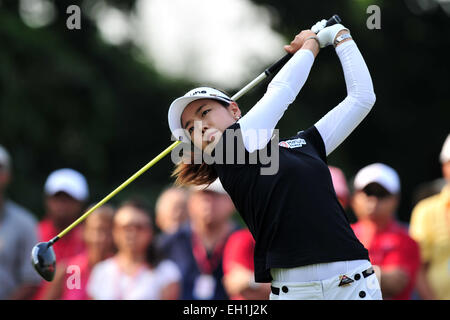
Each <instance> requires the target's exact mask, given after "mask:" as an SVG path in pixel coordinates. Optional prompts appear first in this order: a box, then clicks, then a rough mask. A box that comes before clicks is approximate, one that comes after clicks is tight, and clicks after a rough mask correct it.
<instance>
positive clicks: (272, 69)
mask: <svg viewBox="0 0 450 320" xmlns="http://www.w3.org/2000/svg"><path fill="white" fill-rule="evenodd" d="M340 22H341V19H340V18H339V16H338V15H334V16H333V17H331V18H330V19H329V20H328V21H327V24H326V26H331V25H333V24H336V23H340ZM291 57H292V54H290V53H288V54H286V55H285V56H284V57H283V58H281V59H280V60H278V61H277V62H275V63H274V64H273V65H271V66H270V67H269V68H267V69H266V70H264V72H263V73H261V74H260V75H259V76H258V77H256V78H255V79H254V80H252V81H251V82H250V83H249V84H247V85H246V86H245V87H243V88H242V89H241V90H239V91H238V92H237V93H236V94H234V95H233V96H232V97H231V100H233V101H236V100H238V99H239V98H240V97H242V96H243V95H244V94H246V93H247V92H249V91H250V90H251V89H252V88H254V87H255V86H257V85H258V84H259V83H260V82H261V81H263V80H264V79H266V78H267V77H268V76H270V75H272V74H273V73H275V72H277V71H278V70H279V69H281V68H282V67H283V66H284V65H285V64H286V63H287V62H288V61H289V59H290V58H291ZM180 143H181V141H175V142H174V143H172V144H171V145H170V146H169V147H167V148H166V149H165V150H164V151H163V152H161V153H160V154H159V155H157V156H156V157H155V158H154V159H153V160H151V161H150V162H149V163H147V164H146V165H145V166H143V167H142V168H141V169H140V170H139V171H137V172H136V173H135V174H133V175H132V176H131V177H130V178H128V179H127V180H126V181H125V182H123V183H122V184H121V185H120V186H118V187H117V188H116V189H115V190H113V191H112V192H111V193H110V194H108V195H107V196H106V197H104V198H103V199H102V200H101V201H100V202H98V203H97V204H96V205H95V206H93V207H92V208H91V209H89V210H88V211H86V213H84V214H83V215H82V216H81V217H79V218H78V219H77V220H75V221H74V222H73V223H72V224H71V225H69V226H68V227H67V228H65V229H64V230H63V231H61V232H60V233H59V234H58V235H57V236H56V237H54V238H53V239H51V240H50V241H49V246H51V245H53V244H54V243H55V242H56V241H58V240H59V239H61V238H62V237H64V236H65V235H66V234H67V233H68V232H70V231H71V230H72V229H73V228H75V227H76V226H77V225H79V224H80V223H81V222H83V221H84V220H85V219H86V218H87V217H88V216H89V215H90V214H91V213H92V212H94V211H95V210H97V209H98V208H100V207H101V206H102V205H104V204H105V203H106V202H108V201H109V200H110V199H111V198H113V197H114V196H115V195H116V194H118V193H119V192H120V191H122V190H123V189H125V188H126V187H127V186H128V185H129V184H130V183H131V182H133V181H134V180H136V179H137V178H138V177H139V176H141V175H142V174H143V173H144V172H146V171H147V170H148V169H150V168H151V167H153V166H154V165H155V164H156V163H157V162H158V161H159V160H161V159H162V158H164V157H165V156H166V155H168V154H169V153H170V152H171V151H172V150H173V149H174V148H175V147H176V146H178V145H179V144H180Z"/></svg>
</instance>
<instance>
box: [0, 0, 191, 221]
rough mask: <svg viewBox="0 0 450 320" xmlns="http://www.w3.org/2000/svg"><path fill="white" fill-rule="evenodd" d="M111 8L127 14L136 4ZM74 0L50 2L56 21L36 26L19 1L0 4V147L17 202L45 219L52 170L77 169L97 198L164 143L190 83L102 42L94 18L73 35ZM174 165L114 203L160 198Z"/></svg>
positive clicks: (126, 48) (164, 165) (160, 168)
mask: <svg viewBox="0 0 450 320" xmlns="http://www.w3.org/2000/svg"><path fill="white" fill-rule="evenodd" d="M108 2H109V3H110V4H112V5H117V6H118V7H119V8H120V9H122V10H129V9H130V8H131V7H132V5H133V3H134V1H108ZM73 3H74V1H62V0H58V1H53V4H54V6H55V8H56V15H55V16H56V19H55V20H54V21H53V22H51V24H49V25H47V26H45V27H42V28H36V29H33V28H30V27H28V26H26V25H25V24H24V23H23V21H22V20H21V18H20V16H19V14H18V10H19V6H18V1H3V2H2V4H1V7H0V41H1V43H2V49H0V144H3V145H5V146H6V147H7V148H8V149H9V150H10V152H11V154H12V156H13V165H14V168H15V171H14V183H13V184H12V186H11V188H10V195H11V197H12V198H13V199H15V200H16V201H18V202H20V203H22V204H24V205H26V206H28V207H30V208H31V209H33V210H34V211H35V212H36V213H37V214H38V215H39V216H41V215H42V196H43V195H42V190H43V184H44V181H45V178H46V176H47V175H48V174H49V173H50V172H51V171H52V170H55V169H57V168H61V167H72V168H75V169H77V170H80V171H81V172H82V173H84V174H85V175H86V176H87V178H88V181H89V183H90V187H91V199H92V201H98V200H100V199H101V198H103V196H105V195H106V194H107V193H109V192H110V191H112V190H113V189H114V188H115V187H116V186H117V185H119V184H120V183H121V182H122V181H124V180H125V179H126V178H128V176H130V175H131V174H132V173H134V172H135V171H137V170H138V169H139V168H140V167H141V166H143V165H144V164H145V163H147V162H148V161H149V160H151V158H153V157H154V156H155V155H156V154H157V153H159V152H160V151H159V150H162V149H163V148H165V147H167V145H168V144H169V143H170V131H169V130H168V128H167V125H166V122H167V120H166V119H167V113H166V111H167V106H168V102H169V101H171V100H172V99H173V97H174V96H175V95H177V94H179V92H183V91H184V90H187V88H188V87H190V86H191V84H189V83H188V82H185V83H182V82H179V81H178V82H174V81H171V80H168V79H165V78H164V77H163V76H162V75H160V74H157V73H156V72H155V71H154V70H153V69H152V68H151V67H149V65H148V64H144V63H141V62H138V61H137V60H136V59H135V58H134V57H133V54H134V50H136V48H134V47H133V46H132V45H131V44H130V43H125V44H123V45H122V46H110V45H107V44H105V43H104V42H103V41H102V39H101V38H100V36H99V34H98V32H97V29H96V26H95V24H94V22H93V21H91V20H90V18H89V17H88V15H85V14H82V16H81V17H82V22H81V26H82V28H81V30H68V29H67V27H66V19H67V17H68V16H69V15H68V14H67V13H66V8H67V7H68V6H69V5H71V4H73ZM174 92H175V94H174ZM171 168H172V163H171V162H170V160H169V161H161V162H160V163H159V164H158V165H157V167H155V169H154V170H152V173H151V176H146V177H142V178H141V179H140V180H139V181H138V182H135V183H134V185H133V186H130V187H129V190H127V191H124V192H123V193H122V194H121V195H120V196H118V199H123V198H124V197H126V196H127V195H128V194H130V193H141V194H145V195H146V196H148V197H149V198H150V199H154V198H155V197H156V193H157V192H159V190H160V188H161V185H162V184H167V183H169V182H170V180H169V178H168V177H169V173H170V170H171Z"/></svg>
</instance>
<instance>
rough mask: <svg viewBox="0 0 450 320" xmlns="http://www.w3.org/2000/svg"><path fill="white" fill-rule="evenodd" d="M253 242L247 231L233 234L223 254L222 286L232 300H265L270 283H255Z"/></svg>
mask: <svg viewBox="0 0 450 320" xmlns="http://www.w3.org/2000/svg"><path fill="white" fill-rule="evenodd" d="M254 250H255V240H254V239H253V236H252V234H251V233H250V231H249V230H248V229H241V230H237V231H235V232H233V233H232V234H231V235H230V237H229V238H228V240H227V243H226V244H225V249H224V252H223V261H222V266H223V273H224V277H223V284H224V287H225V290H226V291H227V293H228V295H229V296H230V299H232V300H267V299H269V294H270V283H257V282H255V275H254V270H255V268H254V262H253V253H254Z"/></svg>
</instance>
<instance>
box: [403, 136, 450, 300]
mask: <svg viewBox="0 0 450 320" xmlns="http://www.w3.org/2000/svg"><path fill="white" fill-rule="evenodd" d="M439 160H440V162H441V165H442V175H443V177H444V179H445V181H446V184H445V186H444V187H443V188H442V190H441V192H440V193H438V194H436V195H433V196H431V197H428V198H426V199H423V200H422V201H420V202H419V203H418V204H417V205H416V206H415V208H414V209H413V212H412V214H411V224H410V230H409V231H410V234H411V236H412V237H413V238H414V239H415V240H416V241H417V242H418V243H419V245H420V252H421V256H422V266H421V268H420V272H419V277H418V279H417V292H418V293H419V295H420V296H421V298H422V299H445V300H449V299H450V134H449V135H448V136H447V139H446V140H445V142H444V145H443V146H442V150H441V154H440V157H439Z"/></svg>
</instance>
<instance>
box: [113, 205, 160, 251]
mask: <svg viewBox="0 0 450 320" xmlns="http://www.w3.org/2000/svg"><path fill="white" fill-rule="evenodd" d="M152 235H153V233H152V228H151V221H150V217H148V216H147V214H146V213H145V212H143V211H141V210H139V209H136V208H134V207H131V206H125V207H122V208H120V209H119V210H118V211H117V213H116V215H115V217H114V228H113V237H114V242H115V244H116V246H117V249H118V250H119V251H130V252H138V253H144V252H145V251H146V250H147V247H148V245H149V244H150V243H151V241H152Z"/></svg>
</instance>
